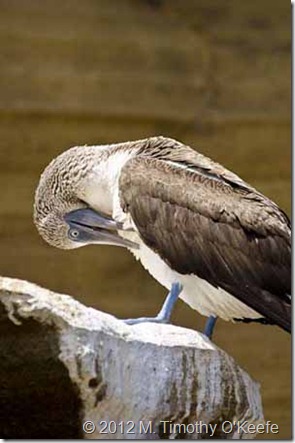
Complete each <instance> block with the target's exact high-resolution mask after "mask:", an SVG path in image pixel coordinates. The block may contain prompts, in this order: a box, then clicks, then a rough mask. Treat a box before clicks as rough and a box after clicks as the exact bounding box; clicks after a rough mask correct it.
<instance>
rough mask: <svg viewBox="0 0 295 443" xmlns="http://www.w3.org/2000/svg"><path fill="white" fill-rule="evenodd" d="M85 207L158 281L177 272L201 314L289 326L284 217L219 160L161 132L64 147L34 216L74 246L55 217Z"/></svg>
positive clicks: (63, 243) (49, 236)
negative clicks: (106, 220)
mask: <svg viewBox="0 0 295 443" xmlns="http://www.w3.org/2000/svg"><path fill="white" fill-rule="evenodd" d="M87 207H91V208H93V209H94V210H95V211H96V212H98V213H103V214H105V215H106V216H108V217H112V218H113V219H114V220H115V221H116V222H117V223H118V224H117V227H118V236H120V238H124V239H126V240H125V241H132V242H134V244H138V245H139V246H138V250H133V248H132V247H131V250H132V251H133V252H134V254H135V256H136V257H137V258H139V259H140V260H141V261H142V263H143V265H144V266H145V267H146V268H147V269H148V270H149V271H150V272H151V274H152V275H154V277H155V278H157V279H158V280H159V281H160V282H161V283H162V284H163V285H165V286H167V287H169V285H170V284H171V282H172V281H173V279H175V278H176V277H177V279H178V280H179V279H181V283H182V284H183V286H184V291H183V299H184V300H185V301H187V302H188V303H189V304H190V305H191V306H192V307H194V308H196V309H198V310H199V311H200V312H201V313H203V314H205V315H220V316H221V317H223V318H225V319H228V318H232V319H242V320H243V319H244V320H247V319H253V320H257V319H262V320H263V321H264V322H270V323H276V324H278V325H279V326H281V327H282V328H284V329H286V330H288V331H290V328H291V304H290V295H289V294H290V293H291V227H290V222H289V219H288V217H287V216H286V214H285V213H284V212H283V211H282V210H281V209H279V207H278V206H277V205H276V204H275V203H274V202H272V201H271V200H269V199H268V198H266V197H265V196H263V195H262V194H261V193H259V192H258V191H256V190H255V189H254V188H253V187H251V186H250V185H249V184H247V183H245V182H244V181H243V180H241V179H240V178H239V177H238V176H237V175H235V174H233V173H231V172H230V171H228V170H227V169H225V168H224V167H222V166H221V165H219V164H217V163H215V162H213V161H212V160H210V159H208V158H207V157H205V156H203V155H201V154H199V153H197V152H196V151H194V150H192V149H191V148H189V147H188V146H185V145H183V144H182V143H180V142H177V141H175V140H172V139H168V138H164V137H153V138H150V139H145V140H139V141H136V142H127V143H122V144H117V145H110V146H102V147H84V148H83V147H78V148H72V149H70V150H69V151H66V152H65V153H64V154H62V155H61V156H59V157H58V158H57V159H56V160H54V161H53V162H52V163H51V164H50V165H49V167H48V168H47V170H46V171H45V172H44V174H43V175H42V177H41V181H40V184H39V187H38V190H37V193H36V202H35V223H36V225H37V227H38V229H39V232H40V233H41V235H42V236H43V237H44V238H45V239H46V240H47V241H48V242H49V243H51V244H54V245H55V246H57V247H64V248H69V247H76V246H77V244H74V242H73V241H72V240H70V239H69V236H68V235H67V229H68V227H67V225H66V224H65V223H64V215H65V214H66V213H67V212H69V211H73V210H76V209H79V208H87ZM44 214H46V215H44ZM57 220H59V222H57ZM54 229H55V232H54ZM127 239H128V240H127ZM84 244H85V243H84ZM80 246H81V244H80ZM160 268H161V271H160ZM164 274H165V275H164ZM181 276H183V278H182V277H181ZM190 276H191V277H190ZM189 278H190V280H188V279H189ZM194 285H195V286H196V288H195V291H194V290H193V287H194ZM231 296H233V297H231ZM238 300H239V301H238ZM247 306H248V307H249V308H246V307H247Z"/></svg>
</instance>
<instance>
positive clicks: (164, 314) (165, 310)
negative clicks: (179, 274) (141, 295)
mask: <svg viewBox="0 0 295 443" xmlns="http://www.w3.org/2000/svg"><path fill="white" fill-rule="evenodd" d="M181 291H182V285H181V284H180V283H178V282H177V283H173V284H172V287H171V291H170V292H169V294H168V295H167V297H166V299H165V301H164V304H163V306H162V308H161V310H160V312H159V314H158V315H157V316H156V317H140V318H128V319H126V320H123V321H124V322H125V323H127V325H136V324H138V323H146V322H149V323H169V321H170V317H171V314H172V311H173V308H174V305H175V303H176V301H177V299H178V297H179V294H180V293H181Z"/></svg>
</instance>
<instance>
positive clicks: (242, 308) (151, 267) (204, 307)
mask: <svg viewBox="0 0 295 443" xmlns="http://www.w3.org/2000/svg"><path fill="white" fill-rule="evenodd" d="M124 237H126V238H129V239H131V240H133V241H135V242H137V243H140V249H138V250H131V252H132V253H133V254H134V256H135V257H136V258H137V259H138V260H140V261H141V263H142V265H143V266H144V268H145V269H146V270H147V271H149V273H150V274H151V275H152V276H153V277H154V278H155V279H156V280H157V281H158V282H159V283H161V284H162V285H163V286H165V287H166V288H167V289H168V290H170V289H171V285H172V283H175V282H180V283H181V284H182V286H183V291H182V292H181V294H180V298H181V299H182V300H183V301H185V302H186V303H187V304H188V305H189V306H190V307H191V308H193V309H196V310H197V311H198V312H200V314H202V315H205V316H210V315H214V316H217V317H220V318H223V319H224V320H232V319H233V318H260V317H261V314H258V313H257V312H255V311H254V310H253V309H251V308H249V307H248V306H247V305H245V304H244V303H242V302H240V301H239V300H237V299H236V298H235V297H233V296H232V295H230V294H229V293H227V292H226V291H224V290H223V289H217V288H215V287H214V286H212V285H210V284H209V283H208V282H207V281H206V280H203V279H201V278H199V277H197V276H195V275H182V274H179V273H178V272H176V271H173V270H172V269H171V268H170V267H169V266H168V265H167V264H166V263H165V262H164V261H163V260H162V259H161V258H160V257H159V256H158V255H157V254H156V253H154V252H153V251H152V250H151V249H150V248H148V247H147V246H146V245H145V244H144V243H143V242H142V241H141V240H140V239H139V237H138V235H137V234H135V233H132V234H131V233H128V234H127V233H126V234H125V233H124Z"/></svg>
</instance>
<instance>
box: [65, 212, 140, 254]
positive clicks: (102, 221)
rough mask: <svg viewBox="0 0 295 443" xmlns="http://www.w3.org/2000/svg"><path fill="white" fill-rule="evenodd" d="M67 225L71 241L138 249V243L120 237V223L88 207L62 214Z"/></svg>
mask: <svg viewBox="0 0 295 443" xmlns="http://www.w3.org/2000/svg"><path fill="white" fill-rule="evenodd" d="M64 220H65V221H66V223H67V224H68V226H69V228H70V229H69V231H68V236H69V238H70V239H71V240H72V241H77V242H82V243H85V244H86V243H88V244H89V243H101V244H109V245H116V246H125V247H126V248H136V249H138V247H139V246H138V244H137V243H134V242H132V241H130V240H128V239H125V238H122V237H120V236H119V234H118V230H120V229H122V224H121V223H118V222H116V221H115V220H113V219H112V218H110V217H108V216H106V215H103V214H99V213H98V212H96V211H94V210H93V209H90V208H84V209H76V210H75V211H71V212H69V213H67V214H66V215H65V216H64Z"/></svg>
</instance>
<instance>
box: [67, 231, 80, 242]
mask: <svg viewBox="0 0 295 443" xmlns="http://www.w3.org/2000/svg"><path fill="white" fill-rule="evenodd" d="M79 234H80V233H79V231H78V230H77V229H70V230H69V236H70V238H72V239H74V240H76V239H77V238H78V237H79Z"/></svg>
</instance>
